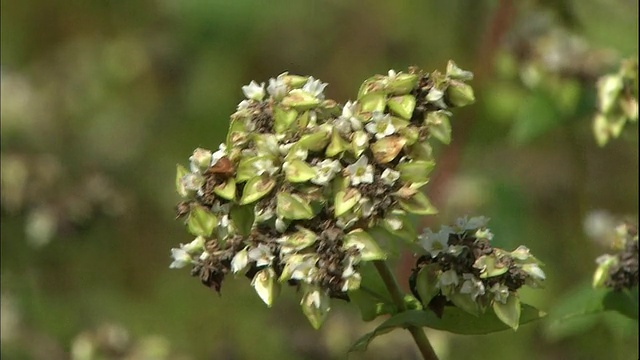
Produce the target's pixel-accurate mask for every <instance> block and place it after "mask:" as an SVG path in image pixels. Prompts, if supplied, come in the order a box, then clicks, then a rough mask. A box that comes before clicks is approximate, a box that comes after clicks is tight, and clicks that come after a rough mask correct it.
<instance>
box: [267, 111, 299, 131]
mask: <svg viewBox="0 0 640 360" xmlns="http://www.w3.org/2000/svg"><path fill="white" fill-rule="evenodd" d="M297 117H298V112H297V111H296V110H295V109H291V108H285V107H283V106H276V107H275V108H274V109H273V118H274V120H273V121H274V123H273V128H274V130H275V132H276V133H277V134H282V133H284V132H285V131H287V130H288V129H289V128H290V127H291V124H293V122H294V121H296V118H297Z"/></svg>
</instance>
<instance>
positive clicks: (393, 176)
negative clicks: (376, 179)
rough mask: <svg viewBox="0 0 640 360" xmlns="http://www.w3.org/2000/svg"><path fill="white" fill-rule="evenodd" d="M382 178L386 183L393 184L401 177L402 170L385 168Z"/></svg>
mask: <svg viewBox="0 0 640 360" xmlns="http://www.w3.org/2000/svg"><path fill="white" fill-rule="evenodd" d="M380 179H382V182H383V183H385V185H389V186H391V185H393V184H394V183H395V182H396V181H397V180H398V179H400V172H398V171H395V170H392V169H389V168H387V169H384V171H383V172H382V175H380Z"/></svg>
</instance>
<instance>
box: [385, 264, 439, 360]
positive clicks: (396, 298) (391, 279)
mask: <svg viewBox="0 0 640 360" xmlns="http://www.w3.org/2000/svg"><path fill="white" fill-rule="evenodd" d="M373 264H374V265H375V267H376V270H378V273H379V274H380V278H382V281H383V282H384V284H385V286H386V287H387V290H388V291H389V294H390V295H391V298H392V299H393V302H394V303H395V304H396V306H397V307H398V311H399V312H404V311H406V310H407V307H406V306H405V304H404V296H403V294H402V290H400V286H398V282H397V281H396V277H395V276H393V273H392V272H391V269H389V265H387V262H386V261H384V260H374V261H373ZM407 330H409V332H410V333H411V336H412V337H413V340H414V341H415V343H416V345H418V349H420V353H421V354H422V358H423V359H425V360H438V356H437V355H436V353H435V351H433V347H432V346H431V343H430V342H429V339H427V336H426V335H425V334H424V331H422V329H421V328H419V327H417V326H409V327H408V328H407Z"/></svg>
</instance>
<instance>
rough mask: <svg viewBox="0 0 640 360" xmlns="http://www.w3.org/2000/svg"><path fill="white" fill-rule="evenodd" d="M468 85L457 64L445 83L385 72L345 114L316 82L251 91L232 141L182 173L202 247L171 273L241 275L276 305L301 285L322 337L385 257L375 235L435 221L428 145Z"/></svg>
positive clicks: (276, 82) (216, 280)
mask: <svg viewBox="0 0 640 360" xmlns="http://www.w3.org/2000/svg"><path fill="white" fill-rule="evenodd" d="M471 77H472V75H471V73H469V72H467V71H464V70H461V69H459V68H458V67H457V66H456V65H455V64H454V63H453V62H450V63H449V65H448V67H447V71H446V73H445V74H442V73H440V72H437V71H436V72H433V73H424V72H422V71H420V70H418V69H415V68H411V69H409V71H408V72H407V73H402V72H395V71H389V73H388V75H376V76H374V77H372V78H370V79H368V80H366V81H365V82H364V84H363V85H362V87H361V88H360V91H359V93H358V96H357V98H356V99H355V100H353V101H348V102H347V103H346V104H345V105H344V106H340V105H339V104H338V103H337V102H336V101H333V100H330V99H326V98H325V95H324V90H325V88H326V86H327V84H325V83H323V82H321V81H320V80H317V79H314V78H313V77H307V76H298V75H290V74H287V73H283V74H281V75H279V76H278V77H277V78H273V79H270V80H269V81H268V85H267V84H265V83H257V82H255V81H252V82H251V83H250V84H248V85H246V86H243V87H242V91H243V93H244V95H245V97H246V99H245V100H243V101H242V102H240V104H238V107H237V111H236V112H235V113H234V114H232V115H231V121H230V125H229V131H228V134H227V139H226V142H225V143H224V144H221V145H220V146H219V148H218V150H216V151H210V150H207V149H200V148H199V149H196V150H195V151H194V152H193V154H192V156H191V157H190V158H189V161H190V165H189V167H188V168H187V167H184V166H181V165H178V173H177V178H176V187H177V190H178V193H179V194H180V195H181V196H182V197H183V198H184V201H183V202H181V203H180V204H178V217H179V218H184V220H185V223H186V225H187V229H188V230H189V232H190V233H191V234H192V235H193V236H195V237H196V238H195V240H193V241H192V242H190V243H188V244H183V245H180V247H178V248H175V249H172V255H173V259H174V261H173V263H172V264H171V266H170V267H171V268H181V267H185V266H189V267H191V268H192V274H193V275H195V276H198V277H199V278H200V279H201V281H202V282H203V283H204V284H205V285H207V286H209V287H212V288H213V289H215V290H217V291H219V290H220V286H221V284H222V281H223V279H224V278H225V276H226V275H228V274H230V273H231V274H244V275H246V276H247V277H248V278H250V279H251V285H252V286H253V287H254V288H255V290H256V292H257V293H258V295H259V296H260V298H261V299H262V300H263V301H264V302H265V303H266V304H267V305H268V306H271V305H272V304H273V302H274V300H275V298H276V296H277V295H278V293H279V289H280V286H281V284H289V285H293V286H296V287H298V288H299V289H300V290H301V292H302V300H301V305H302V310H303V312H304V314H305V315H306V316H307V317H308V319H309V320H310V322H311V324H312V325H313V326H314V327H316V328H317V327H319V326H320V325H321V324H322V322H323V320H324V319H325V317H326V315H327V313H328V311H329V309H330V298H341V299H348V298H349V297H348V293H349V291H351V290H355V289H358V288H359V286H360V282H361V274H360V273H359V265H360V264H361V263H362V262H366V261H372V260H382V259H385V258H386V254H385V252H384V251H383V250H382V249H381V248H380V246H379V245H378V244H377V243H376V241H375V240H374V239H373V238H372V236H371V235H370V234H369V233H368V231H369V230H370V229H372V228H374V227H382V228H385V229H387V230H389V231H400V230H402V229H403V228H404V227H405V226H406V225H405V224H407V222H406V216H407V215H408V214H423V215H427V214H433V213H435V212H436V210H435V209H434V208H433V206H432V205H431V204H430V202H429V200H428V199H427V197H426V196H425V195H424V194H423V193H422V192H421V191H420V188H421V187H422V186H423V185H425V184H426V183H427V181H428V179H429V173H430V171H431V170H432V168H433V166H434V165H435V162H434V160H433V158H432V156H431V145H430V142H431V141H432V139H434V138H435V139H437V140H439V141H441V142H445V143H448V142H449V140H450V124H449V116H450V115H451V113H450V112H449V110H450V109H451V108H455V107H459V106H464V105H467V104H470V103H471V102H473V100H474V98H473V91H472V89H471V87H470V86H469V85H467V84H466V83H464V81H465V80H469V79H471ZM265 85H266V88H265Z"/></svg>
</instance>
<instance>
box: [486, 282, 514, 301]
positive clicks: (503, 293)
mask: <svg viewBox="0 0 640 360" xmlns="http://www.w3.org/2000/svg"><path fill="white" fill-rule="evenodd" d="M489 291H490V292H491V293H492V294H493V299H494V300H495V301H498V302H501V303H503V304H506V303H507V298H508V297H509V288H508V287H507V286H506V285H502V284H499V283H495V284H493V286H492V287H491V289H489Z"/></svg>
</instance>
